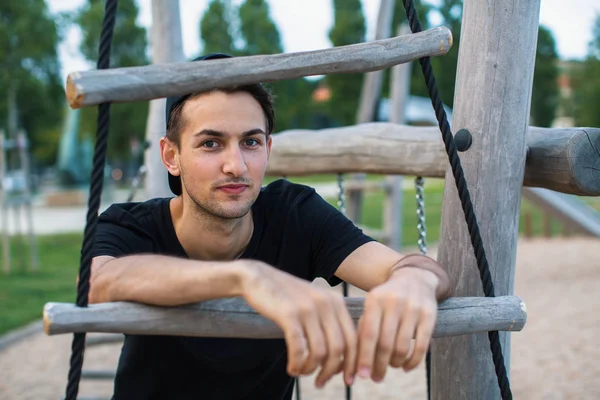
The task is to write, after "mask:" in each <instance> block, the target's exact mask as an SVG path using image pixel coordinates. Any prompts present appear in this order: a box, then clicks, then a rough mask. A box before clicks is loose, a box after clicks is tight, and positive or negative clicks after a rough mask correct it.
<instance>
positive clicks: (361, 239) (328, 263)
mask: <svg viewBox="0 0 600 400" xmlns="http://www.w3.org/2000/svg"><path fill="white" fill-rule="evenodd" d="M304 205H305V206H306V207H308V210H309V211H308V213H307V214H308V217H309V224H308V225H309V227H310V233H309V234H310V235H311V236H310V238H311V239H310V240H311V243H310V247H311V260H312V267H313V271H312V272H313V279H314V278H317V277H320V278H324V279H325V280H327V282H328V283H329V284H330V285H331V286H335V285H338V284H339V283H341V282H342V280H341V279H339V278H338V277H336V276H335V275H334V274H335V272H336V271H337V269H338V267H339V266H340V264H341V263H342V262H343V261H344V260H345V259H346V257H348V256H349V255H350V254H351V253H352V252H353V251H354V250H356V249H357V248H359V247H360V246H362V245H363V244H365V243H368V242H371V241H374V239H373V238H371V237H369V236H367V235H365V234H364V233H363V231H362V230H361V229H360V228H358V227H357V226H356V225H354V223H353V222H352V221H351V220H350V219H348V218H347V217H346V216H345V215H344V214H342V213H341V212H340V211H339V210H338V209H336V208H335V207H333V206H332V205H331V204H329V203H328V202H327V201H325V200H324V199H323V198H322V197H321V196H319V195H318V194H317V193H316V192H315V193H313V194H312V195H311V196H309V198H308V199H307V201H306V203H305V204H304Z"/></svg>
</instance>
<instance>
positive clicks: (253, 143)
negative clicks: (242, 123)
mask: <svg viewBox="0 0 600 400" xmlns="http://www.w3.org/2000/svg"><path fill="white" fill-rule="evenodd" d="M259 144H260V142H259V141H258V140H256V139H253V138H248V139H244V145H246V146H250V147H253V146H258V145H259Z"/></svg>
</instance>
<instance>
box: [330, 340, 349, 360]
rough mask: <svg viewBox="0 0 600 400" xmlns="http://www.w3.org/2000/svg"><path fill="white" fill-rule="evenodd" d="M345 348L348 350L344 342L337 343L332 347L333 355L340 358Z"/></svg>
mask: <svg viewBox="0 0 600 400" xmlns="http://www.w3.org/2000/svg"><path fill="white" fill-rule="evenodd" d="M345 350H346V346H344V344H343V343H335V344H334V345H333V346H332V347H331V355H332V356H334V357H336V358H339V357H340V356H341V355H342V354H344V351H345Z"/></svg>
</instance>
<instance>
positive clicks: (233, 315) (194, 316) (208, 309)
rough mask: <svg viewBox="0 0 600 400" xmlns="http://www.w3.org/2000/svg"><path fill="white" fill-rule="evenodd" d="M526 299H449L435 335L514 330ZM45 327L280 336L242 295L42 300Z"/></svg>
mask: <svg viewBox="0 0 600 400" xmlns="http://www.w3.org/2000/svg"><path fill="white" fill-rule="evenodd" d="M363 300H364V299H363V298H346V299H345V301H346V305H347V306H348V310H349V312H350V315H351V316H352V318H353V319H354V321H355V322H358V319H359V318H360V316H361V315H362V313H363ZM526 319H527V312H526V309H525V304H524V303H523V302H522V301H521V299H519V298H518V297H516V296H508V297H497V298H494V299H486V298H481V297H475V298H450V299H448V300H446V301H444V302H443V303H440V305H439V312H438V322H437V325H436V328H435V333H434V335H435V336H436V337H442V336H451V335H462V334H467V333H474V332H484V331H487V330H490V329H494V330H496V329H497V330H509V331H519V330H521V329H522V328H523V326H524V325H525V320H526ZM44 330H45V332H46V333H47V334H48V335H56V334H62V333H73V332H104V333H125V334H131V335H176V336H197V337H230V338H254V339H273V338H282V337H283V334H282V331H281V330H280V329H279V327H277V325H275V324H274V323H273V322H271V321H270V320H268V319H266V318H264V317H262V316H261V315H260V314H258V313H257V312H256V311H254V310H253V309H252V308H250V307H249V306H248V305H247V303H246V302H245V301H244V300H243V299H241V298H230V299H220V300H211V301H206V302H202V303H197V304H190V305H186V306H180V307H155V306H148V305H143V304H137V303H128V302H115V303H103V304H92V305H90V306H89V307H87V308H79V307H76V306H75V305H74V304H70V303H47V304H46V305H45V307H44Z"/></svg>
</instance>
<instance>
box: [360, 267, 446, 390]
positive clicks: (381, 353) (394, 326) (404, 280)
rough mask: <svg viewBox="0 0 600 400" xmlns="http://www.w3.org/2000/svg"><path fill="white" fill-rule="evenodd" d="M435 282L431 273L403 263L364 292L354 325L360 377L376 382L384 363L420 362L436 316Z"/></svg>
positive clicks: (413, 364) (410, 365)
mask: <svg viewBox="0 0 600 400" xmlns="http://www.w3.org/2000/svg"><path fill="white" fill-rule="evenodd" d="M438 284H439V278H438V277H437V276H436V275H435V274H434V273H432V272H430V271H427V270H425V269H421V268H416V267H408V266H406V267H401V268H399V269H397V270H395V271H394V272H393V273H392V275H391V276H390V278H389V279H388V280H387V281H386V282H385V283H383V284H381V285H379V286H377V287H375V288H374V289H372V290H371V291H370V292H369V293H368V294H367V296H366V298H365V309H364V313H363V316H362V317H361V320H360V321H359V325H358V341H359V344H358V360H357V370H358V374H359V376H360V377H362V378H368V377H371V378H372V379H373V380H374V381H376V382H379V381H381V380H383V378H384V377H385V373H386V370H387V366H388V365H391V366H392V367H394V368H400V367H402V368H404V370H405V371H410V370H412V369H414V368H415V367H416V366H417V365H418V364H419V363H420V362H421V359H422V358H423V355H424V354H425V353H426V351H427V349H428V348H429V342H430V340H431V336H432V335H433V329H434V327H435V323H436V319H437V300H436V288H437V286H438ZM413 338H415V342H414V346H412V347H413V351H412V354H410V350H411V343H412V340H413Z"/></svg>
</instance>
